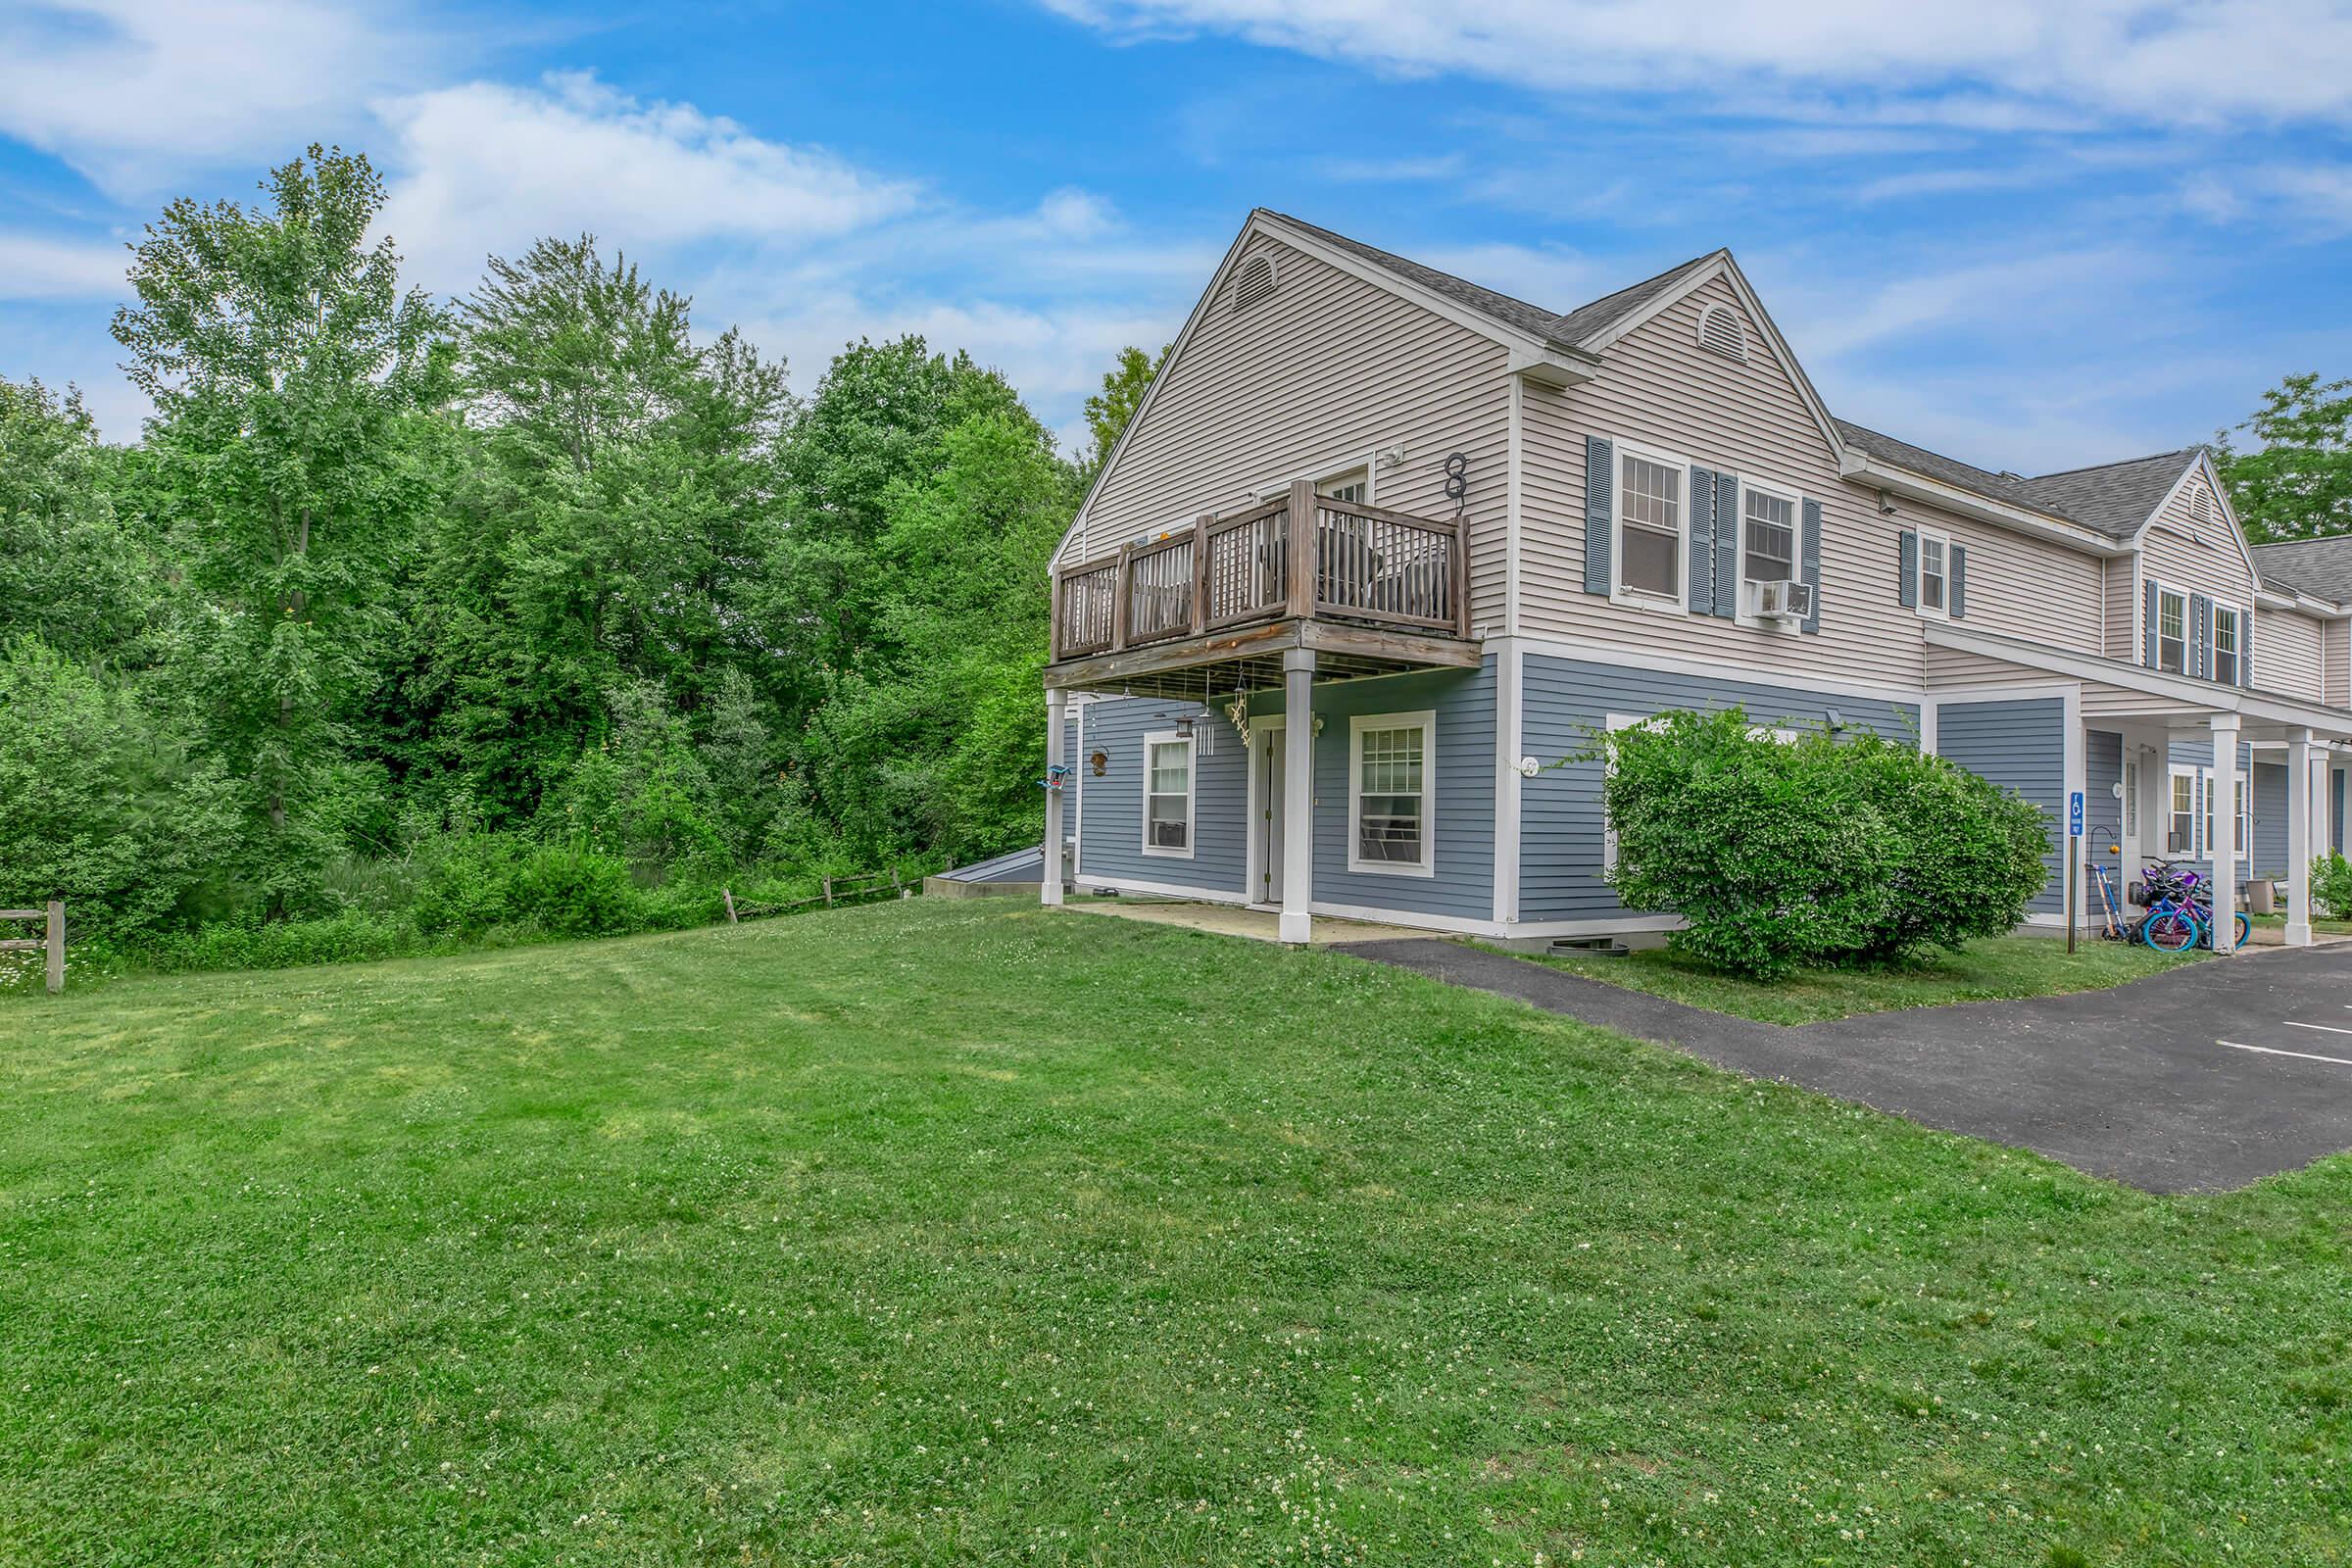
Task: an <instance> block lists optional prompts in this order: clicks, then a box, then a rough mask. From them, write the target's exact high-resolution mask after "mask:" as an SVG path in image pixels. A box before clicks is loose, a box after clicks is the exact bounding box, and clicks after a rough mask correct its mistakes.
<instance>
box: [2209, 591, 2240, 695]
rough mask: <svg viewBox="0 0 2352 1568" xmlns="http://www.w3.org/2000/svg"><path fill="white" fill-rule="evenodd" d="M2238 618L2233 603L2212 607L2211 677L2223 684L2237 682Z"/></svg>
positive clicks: (2234, 683) (2229, 684)
mask: <svg viewBox="0 0 2352 1568" xmlns="http://www.w3.org/2000/svg"><path fill="white" fill-rule="evenodd" d="M2240 618H2241V617H2240V616H2239V614H2238V613H2237V607H2236V606H2235V605H2215V606H2214V607H2213V678H2214V679H2215V680H2217V681H2220V682H2221V683H2222V684H2223V685H2225V686H2234V685H2236V684H2237V683H2238V682H2237V675H2238V657H2239V641H2240V639H2239V636H2238V626H2239V624H2240Z"/></svg>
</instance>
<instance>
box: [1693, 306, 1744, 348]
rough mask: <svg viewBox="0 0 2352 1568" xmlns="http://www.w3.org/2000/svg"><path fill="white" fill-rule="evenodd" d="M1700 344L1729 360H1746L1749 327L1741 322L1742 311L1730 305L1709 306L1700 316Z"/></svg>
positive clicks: (1701, 346)
mask: <svg viewBox="0 0 2352 1568" xmlns="http://www.w3.org/2000/svg"><path fill="white" fill-rule="evenodd" d="M1698 346H1699V347H1700V348H1702V349H1705V350H1706V351H1707V352H1709V353H1710V354H1720V355H1722V356H1723V357H1724V358H1725V359H1727V360H1740V361H1741V362H1745V360H1746V359H1747V329H1746V328H1745V327H1743V326H1741V325H1740V313H1739V312H1738V311H1735V310H1733V309H1732V308H1731V307H1730V306H1728V305H1710V306H1708V307H1707V310H1706V314H1705V315H1703V316H1701V317H1700V318H1699V319H1698Z"/></svg>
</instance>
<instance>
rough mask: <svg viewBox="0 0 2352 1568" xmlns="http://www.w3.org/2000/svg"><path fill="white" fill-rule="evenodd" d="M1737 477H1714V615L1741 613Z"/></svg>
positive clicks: (1738, 480) (1726, 617)
mask: <svg viewBox="0 0 2352 1568" xmlns="http://www.w3.org/2000/svg"><path fill="white" fill-rule="evenodd" d="M1742 526H1743V524H1742V523H1741V521H1740V476H1739V475H1738V474H1736V473H1718V474H1717V475H1715V613H1716V614H1718V615H1721V616H1722V617H1723V618H1724V619H1726V620H1729V619H1731V617H1732V616H1734V615H1736V614H1738V613H1740V528H1741V527H1742Z"/></svg>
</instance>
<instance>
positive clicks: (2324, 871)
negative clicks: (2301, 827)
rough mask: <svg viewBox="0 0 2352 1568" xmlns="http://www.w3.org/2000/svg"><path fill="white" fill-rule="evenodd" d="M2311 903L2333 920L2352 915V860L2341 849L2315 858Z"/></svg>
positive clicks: (2315, 910)
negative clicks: (2346, 857) (2345, 856)
mask: <svg viewBox="0 0 2352 1568" xmlns="http://www.w3.org/2000/svg"><path fill="white" fill-rule="evenodd" d="M2311 907H2312V909H2313V911H2314V912H2316V913H2319V914H2324V915H2326V916H2327V917H2328V918H2329V919H2331V920H2341V919H2344V918H2345V917H2346V916H2352V860H2347V859H2345V858H2344V855H2343V852H2342V851H2341V850H2329V851H2328V852H2327V854H2326V855H2323V856H2321V857H2320V858H2318V859H2316V860H2314V861H2312V862H2311Z"/></svg>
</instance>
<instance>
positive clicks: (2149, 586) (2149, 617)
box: [2139, 577, 2156, 669]
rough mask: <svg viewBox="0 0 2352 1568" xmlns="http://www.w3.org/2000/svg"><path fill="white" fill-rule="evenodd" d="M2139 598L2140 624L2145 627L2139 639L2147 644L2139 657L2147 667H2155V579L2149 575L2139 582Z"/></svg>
mask: <svg viewBox="0 0 2352 1568" xmlns="http://www.w3.org/2000/svg"><path fill="white" fill-rule="evenodd" d="M2139 598H2140V625H2141V626H2142V627H2143V628H2145V630H2144V632H2143V634H2142V635H2141V638H2140V640H2141V641H2142V642H2143V643H2145V644H2146V645H2147V646H2146V648H2145V649H2144V650H2143V654H2144V657H2143V658H2141V660H2140V662H2141V663H2142V664H2145V665H2146V666H2147V667H2148V668H2150V669H2154V668H2155V667H2156V579H2154V578H2153V577H2151V578H2149V579H2148V580H2146V581H2145V582H2143V583H2141V584H2140V595H2139Z"/></svg>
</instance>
